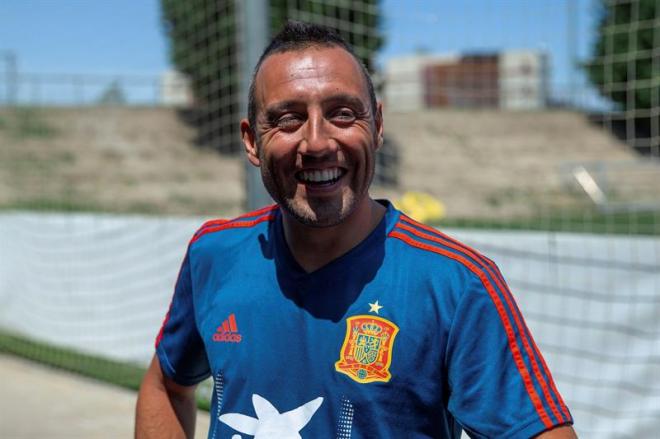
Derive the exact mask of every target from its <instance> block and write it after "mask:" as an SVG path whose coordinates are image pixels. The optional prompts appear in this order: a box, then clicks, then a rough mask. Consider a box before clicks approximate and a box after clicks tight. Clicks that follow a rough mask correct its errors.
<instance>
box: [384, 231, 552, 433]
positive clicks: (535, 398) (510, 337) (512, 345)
mask: <svg viewBox="0 0 660 439" xmlns="http://www.w3.org/2000/svg"><path fill="white" fill-rule="evenodd" d="M398 226H399V227H400V226H401V224H399V225H398ZM419 233H421V232H419ZM388 236H391V237H393V238H397V239H400V240H402V241H404V242H405V243H407V244H409V245H411V246H413V247H417V248H420V249H423V250H427V251H430V252H433V253H437V254H440V255H443V256H446V257H448V258H450V259H453V260H455V261H458V262H460V263H461V264H463V265H465V266H466V267H467V268H468V269H469V270H470V271H471V272H472V273H474V274H475V275H476V276H477V277H478V278H479V280H481V282H482V283H483V285H484V287H485V288H486V291H487V292H488V295H489V296H490V298H491V300H492V301H493V303H494V304H495V309H496V310H497V313H498V315H499V316H500V320H502V324H503V326H504V331H505V333H506V335H507V341H508V343H509V349H510V350H511V353H512V355H513V360H514V363H515V364H516V367H517V368H518V372H519V373H520V376H521V378H522V380H523V384H524V386H525V389H526V390H527V394H528V395H529V397H530V399H531V401H532V404H533V405H534V408H535V409H536V412H537V413H538V415H539V417H540V418H541V421H542V422H543V425H544V426H545V427H546V428H550V427H552V426H553V425H554V424H553V422H552V421H551V420H550V417H549V416H548V413H547V412H546V411H545V408H544V407H543V403H542V402H541V399H540V398H539V395H538V394H537V393H536V389H535V388H534V384H533V383H532V377H531V376H530V373H529V371H528V370H527V366H526V365H525V362H524V360H523V358H522V354H521V352H520V348H519V347H518V343H517V341H516V336H515V333H514V331H513V327H512V326H511V322H510V320H509V317H508V316H507V313H506V310H505V309H504V305H503V304H502V301H501V300H500V298H499V296H498V294H497V292H496V291H495V289H494V288H493V286H492V284H491V283H490V281H489V279H488V277H487V276H486V274H485V273H484V272H483V271H482V270H481V269H480V268H478V267H477V266H476V265H474V264H473V263H472V262H470V261H469V260H467V259H466V258H464V257H462V256H460V255H457V254H455V253H452V252H450V251H448V250H445V249H442V248H438V247H435V246H432V245H430V244H426V243H423V242H419V241H417V240H415V239H413V238H412V237H410V236H408V235H406V234H404V233H402V232H398V231H396V230H393V231H392V232H390V233H389V235H388Z"/></svg>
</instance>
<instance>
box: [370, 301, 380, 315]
mask: <svg viewBox="0 0 660 439" xmlns="http://www.w3.org/2000/svg"><path fill="white" fill-rule="evenodd" d="M382 307H383V306H382V305H379V304H378V301H377V300H376V301H375V302H374V303H370V304H369V312H375V313H376V314H378V311H380V309H381V308H382Z"/></svg>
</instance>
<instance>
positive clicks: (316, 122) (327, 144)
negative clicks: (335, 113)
mask: <svg viewBox="0 0 660 439" xmlns="http://www.w3.org/2000/svg"><path fill="white" fill-rule="evenodd" d="M305 125H306V126H305V129H304V131H303V133H304V134H303V135H304V138H303V139H302V142H301V143H300V153H301V154H305V155H310V156H322V155H325V154H327V153H329V152H335V151H336V150H337V142H335V141H334V140H333V139H332V137H331V136H330V132H329V128H330V127H329V126H328V125H329V124H328V121H327V120H325V118H324V117H323V115H321V114H310V115H309V116H308V119H307V121H306V122H305Z"/></svg>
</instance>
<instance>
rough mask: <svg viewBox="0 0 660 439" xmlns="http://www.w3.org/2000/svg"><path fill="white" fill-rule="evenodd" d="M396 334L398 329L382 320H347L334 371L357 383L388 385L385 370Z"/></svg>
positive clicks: (387, 376)
mask: <svg viewBox="0 0 660 439" xmlns="http://www.w3.org/2000/svg"><path fill="white" fill-rule="evenodd" d="M397 332H399V327H398V326H396V325H395V324H394V323H392V322H390V321H389V320H386V319H384V318H382V317H376V316H371V315H359V316H353V317H349V318H348V319H346V337H345V338H344V344H343V345H342V347H341V352H340V353H339V361H337V362H336V363H335V370H336V371H337V372H340V373H343V374H346V375H348V376H349V377H351V378H352V379H354V380H355V381H357V382H358V383H371V382H374V381H383V382H388V381H389V380H390V378H392V375H391V374H390V371H389V368H390V364H391V363H392V347H393V346H394V337H396V334H397Z"/></svg>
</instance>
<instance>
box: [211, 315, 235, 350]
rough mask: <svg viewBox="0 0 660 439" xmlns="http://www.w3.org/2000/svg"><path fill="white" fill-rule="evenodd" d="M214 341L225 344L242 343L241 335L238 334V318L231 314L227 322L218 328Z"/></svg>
mask: <svg viewBox="0 0 660 439" xmlns="http://www.w3.org/2000/svg"><path fill="white" fill-rule="evenodd" d="M213 341H219V342H225V343H240V342H241V334H239V333H238V325H236V316H235V315H234V314H229V317H228V318H227V320H225V321H224V322H222V325H220V326H218V329H217V330H216V333H215V334H213Z"/></svg>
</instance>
